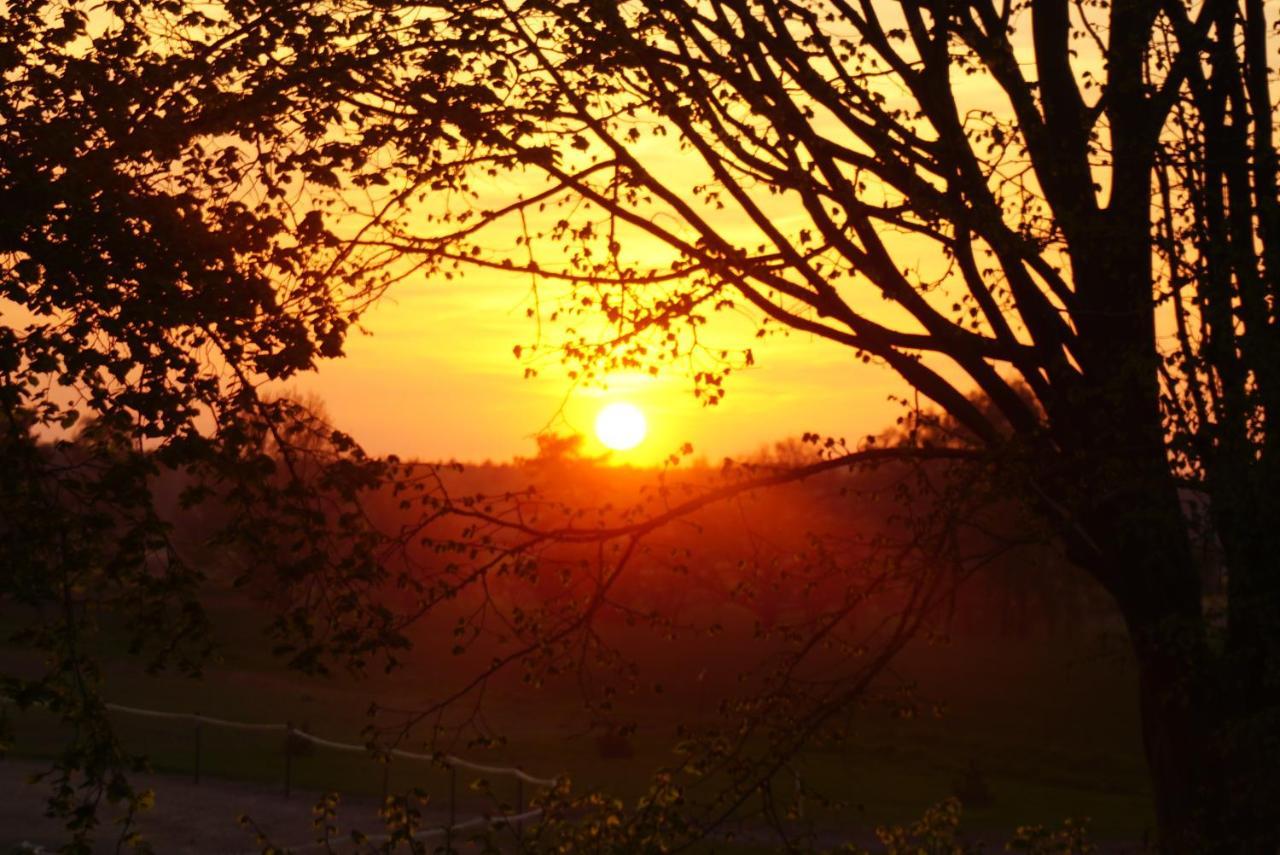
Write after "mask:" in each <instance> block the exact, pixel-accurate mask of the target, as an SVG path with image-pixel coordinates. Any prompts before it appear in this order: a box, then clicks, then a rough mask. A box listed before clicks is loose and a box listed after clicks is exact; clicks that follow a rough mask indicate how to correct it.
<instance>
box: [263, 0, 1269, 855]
mask: <svg viewBox="0 0 1280 855" xmlns="http://www.w3.org/2000/svg"><path fill="white" fill-rule="evenodd" d="M335 8H336V9H337V10H338V11H339V12H340V13H341V12H342V10H343V7H342V6H341V4H337V5H336V7H335ZM361 14H362V15H365V17H361V16H360V15H357V13H356V12H355V10H354V9H353V10H351V11H350V12H349V13H347V14H340V17H341V19H342V21H343V24H342V26H344V27H348V28H350V27H356V28H359V30H360V32H361V34H362V37H361V38H360V39H354V38H352V37H350V36H349V35H345V31H344V42H343V46H338V45H327V46H325V47H323V48H312V47H311V45H310V44H307V45H303V46H302V47H300V48H298V49H297V52H296V53H295V54H293V55H291V58H290V60H289V61H287V62H283V63H280V64H272V65H271V66H270V67H263V68H261V69H258V70H255V71H254V72H252V73H251V74H250V77H251V79H254V80H255V83H256V85H258V86H259V87H261V88H264V89H265V88H266V87H267V85H268V84H270V83H273V82H277V81H279V79H280V78H281V77H282V76H285V75H287V74H289V73H290V71H291V70H292V71H294V72H296V73H297V74H298V75H299V77H298V81H299V83H301V82H302V81H306V84H307V88H305V89H302V88H300V89H298V90H297V91H298V92H299V93H300V94H299V96H298V97H299V100H298V101H297V102H295V108H294V109H295V110H300V109H303V105H307V106H310V107H313V109H314V110H318V109H320V107H319V105H320V104H322V103H323V104H326V105H332V109H333V110H334V112H333V113H331V114H330V115H329V116H328V117H327V120H326V121H327V131H328V133H330V134H331V135H333V137H334V139H340V140H342V144H334V145H331V146H322V145H316V146H314V147H312V149H311V151H313V152H314V157H315V158H316V159H317V161H318V162H319V163H321V164H324V165H325V166H327V167H328V168H330V169H332V170H333V171H334V172H335V173H341V174H345V175H347V176H348V178H347V179H345V180H348V181H352V182H359V181H360V180H362V179H363V180H368V178H369V177H370V176H372V175H374V174H375V173H374V172H373V170H372V169H371V168H370V166H369V165H371V164H373V163H374V162H375V160H376V162H377V163H378V164H379V168H378V170H377V172H376V174H377V175H378V176H379V177H380V180H385V181H387V182H389V187H390V188H393V189H394V192H395V193H399V194H403V195H402V196H400V197H397V198H395V199H393V198H392V194H391V193H390V192H388V194H386V196H385V198H386V200H387V202H388V203H389V204H391V205H392V208H393V209H394V208H395V207H396V205H395V203H396V202H398V201H399V200H400V199H403V200H404V201H403V204H400V205H399V215H398V216H397V214H396V212H395V211H393V210H390V209H388V208H387V207H385V206H379V207H377V208H376V211H377V214H378V219H376V220H373V219H366V220H365V222H366V223H368V225H369V227H370V231H367V232H365V233H364V235H363V236H362V237H361V239H360V241H361V243H363V244H364V245H365V246H366V248H367V249H368V250H369V251H374V250H377V251H391V252H396V253H399V254H400V255H401V256H403V257H405V258H412V259H418V260H420V261H421V262H422V263H424V264H426V265H428V266H430V267H432V268H433V269H437V270H441V269H444V268H447V267H452V266H463V265H476V266H482V267H496V268H502V269H515V270H520V271H524V272H527V273H530V274H533V275H535V276H538V277H541V278H542V279H544V280H549V281H560V282H566V283H569V284H570V285H571V286H572V289H573V290H574V292H575V300H574V301H572V302H570V303H569V304H568V305H571V306H576V307H577V308H576V309H571V310H566V311H568V312H569V313H570V314H571V315H572V316H573V321H572V324H573V328H574V329H575V330H576V332H574V333H573V334H571V335H570V336H569V337H568V341H567V342H566V344H565V349H564V355H565V357H566V359H568V360H569V361H570V362H572V363H575V364H577V365H578V366H579V368H578V369H577V370H579V371H581V372H583V373H587V374H590V373H599V372H605V371H609V370H613V369H619V368H633V367H636V366H638V365H646V364H650V363H651V362H653V361H654V360H661V359H663V358H674V357H681V358H683V357H684V356H685V355H687V354H688V353H689V352H690V351H694V352H695V353H698V352H701V354H702V355H703V357H704V359H705V361H704V367H703V368H701V369H699V370H698V373H697V379H698V380H699V382H700V391H701V392H702V393H703V394H705V395H706V396H707V397H708V398H709V399H710V400H713V401H714V400H716V399H717V398H718V397H719V396H720V395H721V394H722V393H723V377H724V374H725V373H726V372H727V371H728V370H729V369H730V368H732V365H731V364H729V363H730V362H732V361H733V359H734V355H733V353H731V352H728V351H725V352H716V351H711V352H707V351H705V350H701V347H702V346H701V345H700V344H699V342H700V341H701V340H702V339H700V338H699V337H698V335H697V331H698V330H699V329H700V328H702V326H703V325H704V324H705V323H706V322H707V321H708V319H709V316H710V315H712V314H714V313H715V311H716V310H717V309H720V310H724V309H731V308H736V307H739V306H747V307H751V308H753V309H754V310H755V311H756V312H758V313H759V314H760V315H761V316H762V318H763V319H764V321H766V322H767V323H766V325H765V329H768V328H776V327H778V326H781V327H785V328H791V329H795V330H799V331H803V332H806V333H809V334H812V335H816V336H820V337H823V338H826V339H829V340H831V341H834V342H838V343H840V344H843V345H846V346H847V347H848V348H849V350H850V356H851V358H861V359H864V360H875V361H878V362H881V363H883V364H885V365H886V366H887V367H888V368H889V369H891V370H893V371H895V372H897V373H898V374H899V375H900V376H901V377H902V378H903V379H904V380H905V381H906V382H907V383H909V384H910V385H911V386H913V387H915V388H916V389H917V390H919V392H920V393H922V394H923V395H925V396H926V397H927V398H929V399H931V400H932V401H934V402H935V403H936V404H937V405H939V406H940V407H942V408H943V409H944V410H945V411H946V412H947V413H949V414H950V415H951V416H952V417H954V418H955V420H956V421H957V422H958V423H960V424H961V425H963V426H964V427H965V429H966V430H968V431H969V432H971V433H972V435H973V436H975V437H977V439H978V443H979V447H981V448H982V449H984V450H985V451H987V452H989V453H990V454H992V455H998V456H999V457H1000V458H1001V459H1002V460H1003V461H1004V462H1005V464H1006V466H1007V467H1008V470H1009V471H1012V472H1016V473H1017V478H1016V480H1017V481H1018V483H1019V484H1020V486H1021V490H1022V494H1023V497H1024V500H1025V502H1026V503H1027V504H1028V505H1030V506H1033V507H1034V508H1036V509H1037V510H1038V512H1039V513H1041V514H1042V515H1043V516H1044V517H1045V518H1046V519H1047V520H1048V521H1050V522H1051V523H1052V524H1053V525H1054V526H1055V527H1056V530H1057V532H1058V534H1059V536H1060V537H1061V538H1062V539H1063V541H1064V542H1065V544H1066V548H1067V550H1068V551H1069V553H1070V554H1071V556H1072V558H1073V559H1074V560H1075V561H1076V562H1078V563H1079V564H1080V565H1081V566H1083V567H1086V568H1087V569H1088V570H1089V571H1090V572H1091V573H1092V574H1093V575H1094V576H1095V577H1096V578H1097V579H1098V580H1099V581H1100V583H1101V584H1102V585H1103V586H1105V587H1106V589H1107V590H1108V591H1109V592H1110V594H1111V596H1112V597H1113V598H1114V599H1115V601H1116V603H1117V605H1118V606H1119V608H1120V610H1121V611H1122V612H1123V614H1124V617H1125V620H1126V623H1127V625H1128V629H1129V634H1130V637H1131V639H1132V641H1133V648H1134V651H1135V654H1136V656H1137V659H1138V662H1139V664H1140V672H1141V678H1140V687H1141V688H1140V690H1141V699H1142V711H1143V713H1142V717H1143V724H1144V732H1145V738H1146V749H1147V756H1148V760H1149V763H1150V768H1151V772H1152V779H1153V782H1154V785H1155V790H1156V793H1157V807H1158V815H1159V823H1160V834H1161V845H1162V846H1164V847H1165V848H1166V849H1168V850H1169V851H1191V850H1195V851H1202V850H1203V849H1204V848H1213V847H1219V848H1222V847H1230V846H1233V845H1234V846H1244V847H1245V848H1258V847H1263V848H1266V847H1273V846H1274V845H1275V843H1276V835H1277V829H1276V825H1277V824H1276V822H1275V819H1274V816H1273V811H1272V810H1271V808H1270V805H1272V804H1273V803H1274V801H1275V799H1276V797H1277V794H1278V793H1280V782H1278V781H1277V776H1280V762H1277V761H1278V760H1280V757H1278V756H1277V748H1276V745H1275V740H1274V739H1272V738H1269V737H1267V734H1270V733H1274V732H1275V730H1276V711H1277V696H1278V692H1280V686H1278V684H1277V677H1276V674H1277V664H1276V663H1277V656H1278V653H1277V651H1278V649H1280V629H1278V628H1280V575H1278V574H1277V573H1276V572H1275V564H1274V558H1273V557H1272V556H1274V555H1275V554H1277V548H1278V547H1280V542H1277V541H1276V537H1277V536H1278V535H1277V532H1280V525H1277V520H1276V518H1275V513H1276V511H1275V507H1276V503H1275V502H1274V501H1271V500H1270V497H1272V496H1274V495H1275V493H1276V488H1277V486H1278V485H1280V481H1278V478H1277V473H1278V472H1280V468H1278V467H1280V464H1278V463H1277V456H1276V450H1275V448H1276V442H1277V440H1276V435H1275V432H1274V431H1273V430H1271V421H1272V419H1273V418H1274V417H1275V413H1276V411H1277V407H1280V398H1277V394H1278V390H1280V385H1277V378H1276V377H1274V376H1273V375H1274V374H1275V371H1276V366H1280V358H1278V354H1277V347H1278V345H1277V342H1280V337H1278V336H1277V335H1276V330H1275V324H1276V312H1277V309H1276V306H1277V287H1278V284H1280V258H1278V257H1277V254H1276V253H1277V252H1278V251H1280V250H1277V247H1280V235H1277V233H1276V230H1277V228H1280V219H1278V218H1277V212H1278V211H1280V207H1278V205H1280V201H1278V199H1277V190H1276V154H1275V148H1274V145H1273V142H1272V138H1273V112H1272V96H1271V92H1270V88H1271V75H1272V67H1271V64H1270V62H1269V59H1268V54H1267V37H1268V33H1269V32H1270V31H1271V29H1272V27H1273V24H1274V21H1270V20H1268V19H1267V17H1266V9H1265V7H1264V4H1262V3H1261V2H1259V0H1242V2H1239V3H1213V4H1203V5H1196V4H1188V3H1182V2H1172V3H1170V2H1163V3H1162V2H1158V0H1118V2H1109V3H1108V2H1104V3H1098V4H1071V3H1068V2H1066V0H1046V2H1037V3H1033V4H1030V5H1018V4H1011V3H1005V4H1000V3H996V2H994V0H971V2H950V0H948V2H932V0H925V2H919V3H902V4H896V3H895V4H886V3H874V2H870V0H859V1H858V2H845V1H844V0H809V2H803V1H802V2H782V0H777V1H776V2H775V0H755V2H752V0H717V1H716V2H709V3H702V2H697V3H695V2H688V3H685V2H676V3H671V2H656V0H655V1H654V2H644V1H643V0H638V2H634V3H601V2H591V1H590V0H582V2H571V0H560V2H556V0H535V2H528V3H523V4H520V5H518V6H517V5H512V4H507V3H502V2H466V3H447V4H443V3H442V4H426V5H425V6H414V7H412V8H410V7H403V8H401V7H397V6H394V5H393V6H390V7H387V8H385V9H381V10H379V11H378V12H371V13H366V12H364V10H363V9H362V10H361ZM272 20H273V22H275V26H277V27H278V28H280V30H281V31H282V32H293V31H295V30H297V31H302V30H303V18H302V16H298V17H297V18H292V17H289V16H287V15H284V16H282V15H277V16H273V17H272ZM334 26H337V25H334ZM299 38H301V36H300V37H299ZM353 41H354V42H355V43H356V44H357V47H354V48H348V47H346V46H345V45H347V44H349V43H351V42H353ZM383 43H393V44H394V45H395V47H394V49H393V50H392V49H386V48H384V47H383ZM309 49H310V52H309ZM279 90H280V86H279V85H278V84H277V85H276V87H275V88H274V89H272V90H271V91H273V92H275V91H279ZM313 93H315V94H313ZM339 105H342V106H339ZM379 154H386V155H393V156H387V157H382V158H379V157H377V155H379ZM388 162H393V163H394V166H393V167H392V168H391V169H385V168H383V164H385V163H388ZM488 176H498V177H500V178H501V179H503V180H507V181H514V182H518V183H517V184H516V185H515V186H513V189H512V190H511V192H509V193H508V194H507V195H506V196H505V197H504V198H501V199H495V198H494V197H493V196H492V195H491V194H488V193H486V194H484V195H482V194H481V192H480V189H479V185H480V182H482V181H484V182H489V181H491V179H490V178H489V177H488ZM516 187H518V188H519V189H516ZM430 188H449V189H451V190H453V191H456V192H454V193H451V194H450V196H449V197H448V199H449V201H448V202H447V203H446V202H443V201H433V200H431V199H429V198H424V197H423V193H425V191H427V190H428V189H430ZM468 199H471V200H473V201H469V202H468V201H466V200H468ZM428 212H430V215H429V216H428V215H427V213H428ZM783 213H785V214H786V216H783V215H782V214H783ZM522 218H523V219H522ZM330 222H332V223H334V224H335V226H334V227H335V228H337V225H336V224H337V223H338V222H340V221H338V220H336V219H335V220H332V221H330ZM508 224H513V225H514V226H515V227H516V230H515V234H517V235H518V238H517V240H515V241H514V245H512V244H513V242H512V241H510V239H509V238H508V239H507V240H505V241H503V240H501V239H500V237H499V236H503V235H510V234H511V233H512V232H511V230H510V229H509V228H508ZM344 228H345V229H346V230H347V231H348V232H349V231H350V230H351V229H353V228H354V226H353V225H351V226H345V227H344ZM375 231H376V234H375V233H374V232H375ZM566 246H568V247H570V249H569V251H567V252H566V251H564V249H563V247H566ZM886 304H887V305H890V306H892V307H893V311H892V312H886V311H883V310H882V309H881V308H880V307H882V306H885V305H886ZM593 322H594V323H593ZM738 359H740V360H742V361H747V360H749V359H750V353H749V351H742V352H740V353H739V356H738ZM958 378H964V381H963V382H964V383H972V384H975V385H976V386H977V388H978V389H979V390H981V392H982V393H983V394H984V395H985V396H986V397H987V398H989V399H990V400H991V402H992V403H993V405H994V408H995V410H996V411H997V412H998V418H993V417H992V415H991V414H989V413H983V412H982V411H980V410H979V409H978V408H977V407H975V406H974V405H973V403H972V402H971V401H970V399H969V398H968V397H967V396H966V395H965V394H964V389H963V387H962V386H961V385H960V382H961V381H960V380H959V379H958ZM1016 384H1025V385H1026V387H1027V388H1029V389H1030V390H1031V391H1032V393H1033V395H1034V401H1032V402H1028V401H1026V400H1024V399H1023V397H1022V396H1020V395H1019V394H1018V393H1017V390H1016ZM1002 425H1008V426H1009V430H1007V431H1006V430H1004V429H1002ZM1187 483H1191V484H1193V485H1194V486H1195V488H1196V489H1197V490H1200V491H1203V492H1204V493H1205V494H1206V495H1207V496H1208V497H1209V504H1210V507H1211V508H1212V515H1213V524H1214V528H1215V530H1216V532H1217V535H1218V537H1219V538H1221V540H1222V543H1223V549H1224V554H1225V557H1226V564H1227V566H1228V571H1227V572H1228V577H1229V579H1230V582H1229V584H1228V588H1229V591H1228V596H1227V599H1228V605H1227V610H1228V616H1227V621H1226V629H1225V632H1224V633H1223V635H1222V637H1221V638H1219V637H1217V636H1218V633H1217V632H1216V631H1215V630H1214V628H1213V626H1212V625H1211V623H1210V622H1209V621H1207V620H1206V619H1205V607H1204V602H1203V597H1202V593H1203V591H1202V583H1201V576H1200V573H1199V572H1198V569H1197V566H1196V562H1195V560H1194V554H1193V547H1192V545H1191V544H1192V533H1191V532H1190V531H1189V530H1188V520H1187V516H1186V515H1185V514H1184V511H1183V503H1182V501H1181V499H1180V496H1179V488H1180V486H1181V485H1183V484H1187Z"/></svg>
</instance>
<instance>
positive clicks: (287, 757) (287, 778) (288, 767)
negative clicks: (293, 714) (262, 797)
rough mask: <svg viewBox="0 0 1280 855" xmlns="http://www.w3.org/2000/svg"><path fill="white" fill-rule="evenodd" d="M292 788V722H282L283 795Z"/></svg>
mask: <svg viewBox="0 0 1280 855" xmlns="http://www.w3.org/2000/svg"><path fill="white" fill-rule="evenodd" d="M292 790H293V722H291V721H287V722H285V724H284V797H285V798H286V799H287V798H289V794H290V792H291V791H292Z"/></svg>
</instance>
